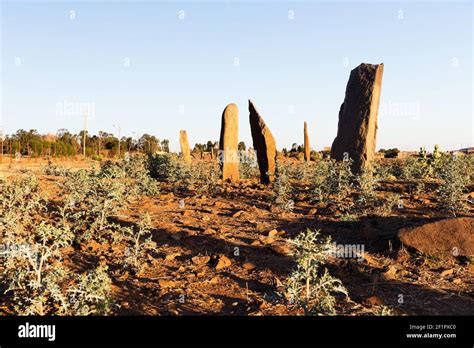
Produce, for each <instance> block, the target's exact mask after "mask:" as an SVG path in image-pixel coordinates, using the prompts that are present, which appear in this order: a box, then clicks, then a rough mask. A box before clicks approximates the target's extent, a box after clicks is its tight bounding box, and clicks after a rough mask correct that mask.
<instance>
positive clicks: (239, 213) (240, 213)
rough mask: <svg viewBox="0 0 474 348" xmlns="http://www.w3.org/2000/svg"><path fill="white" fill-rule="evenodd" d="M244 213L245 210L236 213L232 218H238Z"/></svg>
mask: <svg viewBox="0 0 474 348" xmlns="http://www.w3.org/2000/svg"><path fill="white" fill-rule="evenodd" d="M243 213H244V211H243V210H239V211H238V212H236V213H234V215H232V217H233V218H238V217H239V216H241V215H242V214H243Z"/></svg>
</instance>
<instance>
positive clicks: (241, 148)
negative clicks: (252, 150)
mask: <svg viewBox="0 0 474 348" xmlns="http://www.w3.org/2000/svg"><path fill="white" fill-rule="evenodd" d="M237 148H238V149H239V150H241V151H245V150H246V149H247V147H246V146H245V143H244V142H243V141H241V142H240V143H239V145H238V146H237Z"/></svg>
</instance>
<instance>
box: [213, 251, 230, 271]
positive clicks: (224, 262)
mask: <svg viewBox="0 0 474 348" xmlns="http://www.w3.org/2000/svg"><path fill="white" fill-rule="evenodd" d="M230 265H232V261H231V260H230V259H229V258H228V257H227V256H224V255H220V256H219V259H218V261H217V265H216V270H217V271H218V270H220V269H224V268H226V267H229V266H230Z"/></svg>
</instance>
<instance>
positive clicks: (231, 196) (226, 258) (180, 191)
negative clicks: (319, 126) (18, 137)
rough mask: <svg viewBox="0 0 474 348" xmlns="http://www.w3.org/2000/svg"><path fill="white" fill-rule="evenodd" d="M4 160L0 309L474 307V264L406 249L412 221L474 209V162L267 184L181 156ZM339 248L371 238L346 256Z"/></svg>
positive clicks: (327, 173)
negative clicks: (224, 177)
mask: <svg viewBox="0 0 474 348" xmlns="http://www.w3.org/2000/svg"><path fill="white" fill-rule="evenodd" d="M26 160H27V159H22V161H23V164H21V163H18V164H14V165H13V166H11V165H10V166H9V167H8V164H3V165H2V171H1V173H2V176H1V179H0V244H1V246H2V249H1V250H0V252H1V255H0V257H1V258H2V262H1V263H0V292H1V293H2V296H1V297H0V314H3V315H11V314H39V315H50V314H58V315H90V314H95V315H104V314H105V315H123V314H146V315H168V314H171V315H178V314H241V315H282V314H290V315H300V314H306V315H328V314H343V315H393V314H412V315H414V314H472V308H473V305H474V300H473V292H472V289H473V274H474V265H473V263H472V262H473V260H472V259H456V260H451V261H445V260H443V261H442V260H438V259H436V258H433V257H431V256H428V255H421V254H419V253H417V252H415V251H414V250H407V249H405V248H404V247H403V246H402V245H401V244H400V243H399V241H398V240H397V238H396V233H397V231H398V230H399V229H400V228H401V227H405V226H411V225H416V224H419V223H422V222H426V221H431V220H435V219H439V218H444V217H447V216H463V215H465V216H473V215H474V205H473V199H474V198H473V194H472V191H473V183H474V161H473V156H462V157H458V158H453V157H451V156H448V155H442V156H441V155H440V156H436V157H433V158H431V159H427V158H424V157H423V156H421V157H418V158H409V159H407V160H397V159H391V160H384V162H383V163H377V164H376V165H375V169H374V170H373V171H366V172H363V173H362V174H361V175H359V176H354V175H353V174H352V173H351V171H350V169H349V168H350V162H334V161H330V160H322V159H319V160H316V161H312V162H309V163H304V162H300V161H297V160H296V159H288V158H280V159H279V162H278V168H277V173H276V180H275V182H274V183H273V184H271V185H270V186H264V185H261V184H259V182H258V178H257V173H258V170H257V168H256V167H255V163H241V165H240V171H241V177H242V178H244V179H243V180H241V181H240V182H239V183H238V184H230V183H226V182H224V183H223V182H221V180H220V179H219V175H220V174H219V166H218V164H217V163H215V162H205V161H195V162H193V163H192V164H191V165H187V164H185V163H184V162H183V161H181V160H180V159H179V158H178V157H177V156H176V155H174V154H160V155H149V156H133V157H131V158H129V159H127V160H124V161H121V162H113V161H106V162H102V163H101V164H100V166H98V165H90V164H89V163H83V162H78V163H77V162H73V161H69V162H65V163H58V162H54V163H53V162H49V163H47V164H46V165H43V166H42V167H41V168H40V167H38V166H36V167H35V166H31V167H28V166H27V165H25V163H24V161H26ZM334 243H337V245H354V246H356V245H357V246H362V247H363V248H364V250H363V251H364V252H365V253H363V254H362V255H361V254H358V255H352V257H340V256H339V257H338V256H337V255H335V254H334V253H333V251H334Z"/></svg>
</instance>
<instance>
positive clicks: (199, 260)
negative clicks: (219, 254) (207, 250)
mask: <svg viewBox="0 0 474 348" xmlns="http://www.w3.org/2000/svg"><path fill="white" fill-rule="evenodd" d="M210 260H211V257H210V256H194V257H193V258H191V261H192V262H193V263H194V264H195V265H205V264H206V263H208V262H209V261H210Z"/></svg>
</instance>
